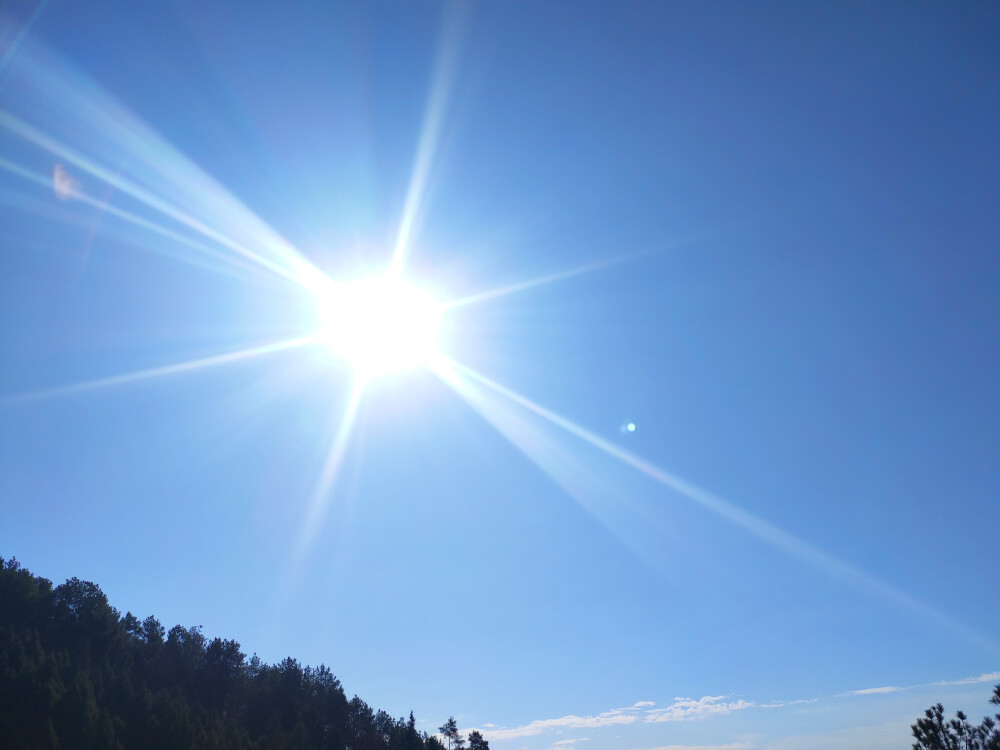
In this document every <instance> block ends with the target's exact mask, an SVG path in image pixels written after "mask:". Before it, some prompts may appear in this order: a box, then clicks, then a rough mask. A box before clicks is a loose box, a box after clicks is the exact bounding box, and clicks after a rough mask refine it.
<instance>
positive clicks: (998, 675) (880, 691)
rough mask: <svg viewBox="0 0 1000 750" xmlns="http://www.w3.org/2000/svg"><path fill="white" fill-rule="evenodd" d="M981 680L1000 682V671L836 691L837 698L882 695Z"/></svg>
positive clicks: (981, 681) (976, 682)
mask: <svg viewBox="0 0 1000 750" xmlns="http://www.w3.org/2000/svg"><path fill="white" fill-rule="evenodd" d="M983 682H1000V671H997V672H984V673H983V674H981V675H979V676H977V677H961V678H959V679H957V680H939V681H937V682H921V683H919V684H917V685H903V686H896V685H885V686H882V687H871V688H862V689H861V690H848V691H847V692H846V693H837V696H836V697H838V698H840V697H843V696H847V695H884V694H886V693H898V692H900V691H902V690H916V689H917V688H924V687H952V686H955V685H978V684H980V683H983Z"/></svg>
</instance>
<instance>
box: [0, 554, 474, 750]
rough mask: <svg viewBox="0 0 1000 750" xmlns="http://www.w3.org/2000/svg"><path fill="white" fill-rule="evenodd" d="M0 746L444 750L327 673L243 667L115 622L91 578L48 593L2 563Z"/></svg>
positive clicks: (203, 644) (227, 656)
mask: <svg viewBox="0 0 1000 750" xmlns="http://www.w3.org/2000/svg"><path fill="white" fill-rule="evenodd" d="M0 748H4V750H29V748H30V749H31V750H77V749H80V750H90V749H91V748H93V750H130V749H131V748H143V749H145V748H150V750H160V749H162V750H178V749H180V750H223V749H226V750H228V749H230V748H232V749H243V748H245V749H246V750H271V749H272V748H273V749H275V750H277V749H279V748H288V750H293V749H294V750H301V749H305V750H309V749H311V748H324V749H325V750H443V748H442V746H441V743H439V742H438V741H437V740H436V739H434V738H433V737H428V736H427V735H426V734H425V733H420V732H417V730H416V724H415V721H414V719H413V714H412V713H411V714H410V719H409V721H406V720H404V719H393V718H392V717H390V716H389V715H388V714H387V713H385V712H384V711H373V710H372V708H370V707H369V706H368V705H367V704H366V703H365V702H364V701H362V700H361V699H360V698H358V697H355V698H353V699H352V700H350V701H348V700H347V698H346V696H345V695H344V690H343V688H342V687H341V684H340V681H339V680H338V679H337V678H336V677H334V676H333V674H332V673H331V672H330V670H329V669H327V668H326V667H325V666H323V665H320V666H319V667H317V668H312V667H304V668H303V667H302V665H301V664H299V662H298V661H296V660H295V659H293V658H291V657H289V658H287V659H285V660H284V661H282V662H281V663H279V664H275V665H269V664H265V663H263V662H262V661H261V660H260V659H259V658H257V655H256V654H254V656H253V657H252V658H250V659H249V660H248V659H247V658H246V655H245V654H244V653H243V652H242V651H241V650H240V644H238V643H236V642H235V641H232V640H226V639H222V638H213V639H212V640H208V639H207V638H206V637H205V636H204V635H203V634H202V632H201V628H200V627H192V628H184V627H181V626H180V625H177V626H174V627H172V628H171V629H170V631H169V632H167V631H166V630H165V629H164V627H163V626H162V625H161V624H160V623H159V622H158V621H157V620H156V618H154V617H147V618H146V619H145V620H142V621H140V620H139V619H138V618H137V617H135V616H134V615H133V614H132V613H131V612H127V613H125V615H124V616H121V615H120V614H119V613H118V611H117V610H115V609H114V608H113V607H111V606H110V605H109V604H108V601H107V597H105V596H104V593H103V592H102V591H101V589H100V588H99V587H97V586H96V585H94V584H93V583H89V582H87V581H81V580H79V579H76V578H72V579H70V580H69V581H67V582H66V583H64V584H63V585H61V586H57V587H56V588H54V589H53V588H52V584H51V582H49V581H47V580H45V579H44V578H37V577H35V576H33V575H32V574H31V573H29V572H28V571H27V570H25V569H24V568H22V567H21V566H20V565H19V564H18V563H17V561H16V560H9V561H5V560H4V559H3V558H0ZM473 750H488V747H486V746H483V747H482V748H475V749H473Z"/></svg>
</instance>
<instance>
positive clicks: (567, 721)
mask: <svg viewBox="0 0 1000 750" xmlns="http://www.w3.org/2000/svg"><path fill="white" fill-rule="evenodd" d="M644 703H648V702H644ZM639 708H640V707H637V706H629V707H628V708H613V709H611V710H610V711H605V712H604V713H601V714H597V715H596V716H575V715H573V714H570V715H568V716H562V717H560V718H558V719H537V720H536V721H532V722H531V723H529V724H525V725H523V726H520V727H514V728H512V729H489V730H487V731H485V732H483V734H485V735H486V738H487V739H488V740H490V741H493V740H510V739H514V738H516V737H531V736H532V735H536V734H541V733H542V732H549V731H560V730H564V729H592V728H597V727H607V726H615V725H622V724H634V723H635V722H636V721H638V720H639V713H638V712H639Z"/></svg>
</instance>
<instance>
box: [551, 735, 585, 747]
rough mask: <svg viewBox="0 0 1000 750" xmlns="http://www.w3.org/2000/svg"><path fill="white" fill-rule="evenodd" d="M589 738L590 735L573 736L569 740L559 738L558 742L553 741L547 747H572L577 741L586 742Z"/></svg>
mask: <svg viewBox="0 0 1000 750" xmlns="http://www.w3.org/2000/svg"><path fill="white" fill-rule="evenodd" d="M589 739H590V737H575V738H573V739H569V740H559V741H558V742H553V743H552V744H551V745H549V747H560V748H566V747H572V746H573V745H575V744H576V743H577V742H586V741H587V740H589Z"/></svg>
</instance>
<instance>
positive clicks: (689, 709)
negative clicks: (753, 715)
mask: <svg viewBox="0 0 1000 750" xmlns="http://www.w3.org/2000/svg"><path fill="white" fill-rule="evenodd" d="M728 697H729V696H728V695H706V696H704V697H702V698H699V699H698V700H694V699H692V698H674V702H673V704H672V705H670V706H667V707H666V708H655V709H650V710H649V711H647V712H646V717H645V721H646V723H658V722H661V721H690V720H693V719H702V718H704V717H706V716H716V715H719V714H728V713H732V712H733V711H742V710H743V709H745V708H752V707H753V705H754V704H753V703H751V702H749V701H745V700H742V699H740V700H737V701H727V700H726V699H727V698H728Z"/></svg>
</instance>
